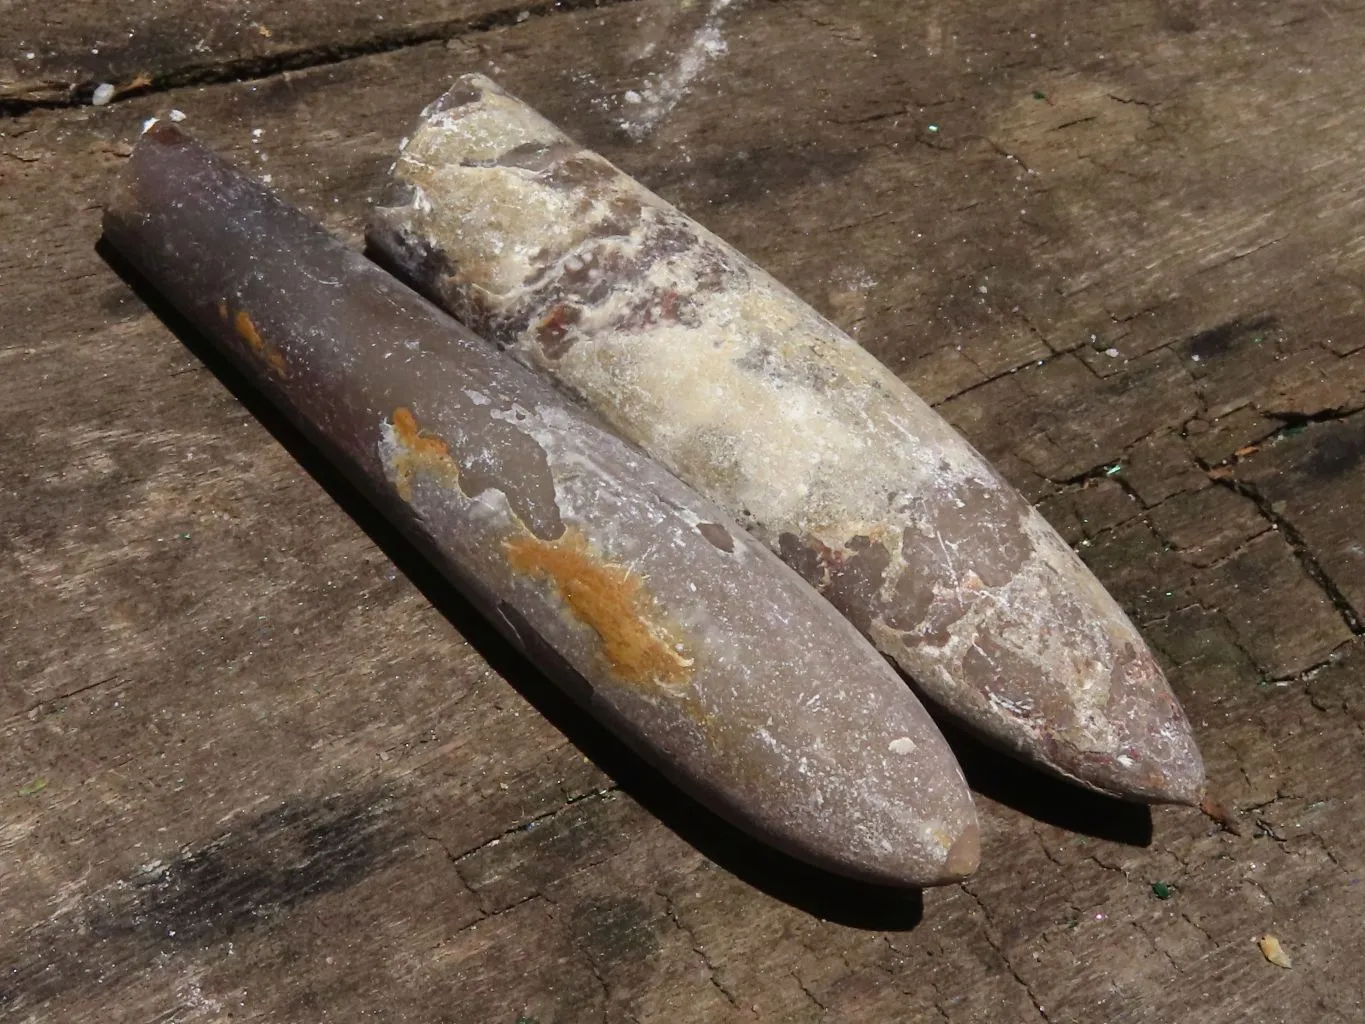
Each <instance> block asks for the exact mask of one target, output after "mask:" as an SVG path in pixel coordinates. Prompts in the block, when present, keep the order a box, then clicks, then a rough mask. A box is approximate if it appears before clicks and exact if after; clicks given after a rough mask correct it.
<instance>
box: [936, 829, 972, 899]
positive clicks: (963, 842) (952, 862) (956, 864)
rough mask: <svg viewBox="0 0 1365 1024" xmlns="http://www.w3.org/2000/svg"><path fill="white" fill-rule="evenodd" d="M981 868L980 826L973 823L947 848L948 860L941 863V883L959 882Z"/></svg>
mask: <svg viewBox="0 0 1365 1024" xmlns="http://www.w3.org/2000/svg"><path fill="white" fill-rule="evenodd" d="M980 866H981V826H980V825H978V824H976V823H975V822H973V823H972V824H970V825H968V826H967V827H966V828H964V829H963V830H962V834H961V835H959V836H958V837H957V839H956V840H955V841H954V842H953V845H952V846H950V847H949V848H948V858H947V859H946V860H945V861H944V862H943V872H944V877H943V881H942V882H941V883H939V884H941V885H948V884H950V883H952V882H960V881H962V880H963V879H964V878H967V877H968V876H970V875H972V874H974V873H975V872H976V869H977V868H978V867H980Z"/></svg>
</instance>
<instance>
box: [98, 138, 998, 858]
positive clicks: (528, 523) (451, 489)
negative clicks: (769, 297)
mask: <svg viewBox="0 0 1365 1024" xmlns="http://www.w3.org/2000/svg"><path fill="white" fill-rule="evenodd" d="M104 225H105V234H106V236H107V237H108V239H109V240H110V241H111V242H112V243H113V245H114V246H115V247H117V248H118V249H119V250H120V251H121V252H122V253H124V254H125V255H126V256H127V258H128V259H129V260H130V261H131V262H132V263H133V264H134V265H135V266H136V267H137V269H138V270H139V271H141V273H142V274H143V275H144V276H146V277H147V278H148V279H149V280H150V281H151V282H152V284H154V285H155V286H156V287H157V288H158V289H159V290H160V291H161V292H162V293H164V294H165V295H166V296H167V298H168V299H169V300H170V301H171V302H172V303H173V304H174V305H175V306H176V307H177V308H178V309H179V310H180V311H181V312H182V313H184V314H185V315H186V316H187V317H188V318H189V319H190V320H191V321H192V322H193V323H194V324H195V325H196V326H197V327H198V328H199V329H200V330H201V331H203V332H204V334H205V335H206V336H207V337H208V338H209V339H211V340H212V342H213V343H214V344H215V345H217V346H218V347H219V348H221V349H222V350H223V351H225V352H226V353H227V354H228V355H229V356H230V357H231V358H232V359H233V360H234V361H235V362H236V364H237V365H239V366H240V367H241V368H242V369H243V371H244V372H245V373H246V374H247V375H248V376H249V377H250V378H251V380H252V381H253V382H254V384H255V385H256V386H257V387H259V388H260V389H261V390H262V391H263V392H264V393H265V394H266V395H267V396H269V397H270V398H271V399H272V400H273V401H274V402H275V403H276V404H277V405H278V406H279V407H280V408H281V409H282V410H283V411H284V412H285V413H286V414H287V415H288V416H289V417H290V418H291V419H292V421H293V422H294V423H295V424H297V425H298V427H299V428H300V429H301V430H302V431H303V432H304V433H305V434H306V435H307V436H308V437H309V438H310V439H312V441H313V442H314V443H316V444H317V445H318V446H319V447H320V448H321V449H322V450H323V451H324V452H325V453H327V454H328V456H329V457H330V458H332V459H333V460H334V461H335V462H336V463H337V465H338V466H339V467H341V468H342V469H343V471H345V472H346V473H347V474H348V476H349V477H350V478H351V479H352V480H353V481H354V482H355V483H356V484H357V485H358V486H359V487H361V488H362V489H363V490H364V491H365V492H366V493H367V494H368V495H370V496H371V498H372V499H373V500H375V501H376V503H377V504H378V505H379V506H380V507H381V508H382V509H383V510H384V512H385V513H386V514H387V515H388V516H389V517H390V518H391V519H392V521H393V522H394V523H395V524H397V525H398V526H399V527H400V528H401V529H403V530H404V531H405V532H406V533H407V534H408V535H409V536H410V537H412V538H413V540H414V541H415V542H416V543H417V544H418V545H419V546H420V547H421V548H422V549H423V550H424V551H425V552H427V553H428V555H429V556H430V557H431V558H432V560H433V561H434V563H435V564H436V565H437V566H438V567H439V568H440V569H441V571H442V572H443V573H444V574H445V575H446V576H447V577H448V578H449V579H450V580H451V581H452V582H453V583H454V584H455V585H456V586H457V587H459V588H460V589H461V590H462V591H463V592H464V593H465V594H466V595H467V596H468V597H469V598H470V599H471V600H472V601H473V602H474V603H475V604H476V605H477V606H478V607H479V608H480V610H481V611H483V612H484V613H485V614H486V615H487V616H488V617H489V619H490V621H491V622H492V623H493V624H494V625H495V626H496V628H498V629H499V630H500V631H501V632H503V633H504V634H505V635H506V636H507V637H508V638H509V639H510V640H511V641H512V642H513V643H514V644H516V645H517V646H518V647H519V648H521V649H522V650H523V651H525V652H527V654H528V655H529V656H530V657H532V658H533V659H534V660H536V661H537V662H538V663H539V664H540V665H541V666H542V667H543V668H544V669H545V670H546V671H547V672H548V673H549V674H550V675H552V676H553V677H554V678H556V679H558V680H559V681H560V682H561V684H562V685H564V687H565V689H566V690H567V691H568V692H569V693H570V694H571V695H572V696H573V697H574V698H575V699H576V700H578V701H580V702H581V703H582V704H584V706H585V707H586V708H587V709H588V710H589V711H591V712H592V713H593V714H595V715H597V716H598V717H599V718H600V719H601V720H603V721H604V722H605V723H607V724H608V725H609V726H610V727H611V728H612V729H613V730H614V731H616V732H617V733H618V734H619V735H620V736H622V737H623V738H624V739H625V740H626V741H627V742H628V743H630V744H631V745H632V746H633V747H634V748H635V749H636V750H638V751H639V752H640V753H641V754H643V755H644V756H645V757H647V758H648V759H650V760H651V761H653V762H654V763H655V764H657V765H658V766H659V767H660V768H662V769H663V770H664V771H665V772H666V773H667V774H669V775H670V776H671V777H672V778H674V779H675V780H676V781H677V782H678V783H679V784H680V785H681V786H683V787H684V788H685V789H687V790H688V791H689V792H691V793H692V794H694V795H695V796H696V797H698V798H699V799H700V800H701V801H703V802H704V803H706V804H707V805H709V806H710V807H712V808H714V809H715V810H716V811H718V812H719V813H721V814H722V815H724V816H725V817H727V818H729V819H730V820H731V821H733V822H734V823H735V824H737V825H738V826H739V827H741V828H743V829H745V830H747V831H749V832H750V833H752V834H754V835H756V836H759V837H761V838H763V839H765V840H767V841H770V842H772V843H773V844H774V845H776V846H778V847H780V848H781V849H784V850H786V851H788V852H790V853H792V854H794V855H795V856H798V857H801V858H803V859H805V860H808V861H810V862H813V863H815V864H819V865H822V866H824V867H826V868H829V869H831V870H834V871H838V872H841V873H845V874H848V875H852V876H855V877H859V878H864V879H869V880H875V881H879V882H885V883H891V884H900V885H932V884H937V883H943V882H948V881H952V880H954V879H957V878H961V877H962V876H964V875H966V874H968V873H969V872H970V871H972V870H973V869H974V868H975V866H976V864H977V859H978V847H979V833H978V828H977V824H976V818H975V812H974V810H973V808H972V805H971V799H970V795H969V793H968V792H967V789H966V785H965V783H964V781H963V779H962V775H961V773H960V771H959V769H958V767H957V764H956V762H955V761H954V759H953V757H952V753H951V751H950V750H949V749H948V747H947V745H946V743H945V742H944V741H943V738H942V736H941V735H940V734H939V732H938V730H937V728H936V726H935V725H934V723H933V721H932V720H931V719H930V718H929V717H928V715H927V714H926V713H925V711H924V709H923V707H922V706H921V705H920V704H919V703H918V701H917V700H916V699H915V698H914V696H913V695H912V694H911V693H910V692H909V691H908V690H906V688H905V686H904V684H903V683H902V682H901V680H900V679H899V678H898V677H897V676H896V674H895V673H894V672H893V671H892V670H891V668H890V667H889V666H888V665H887V664H886V663H885V661H884V660H883V659H882V658H881V656H880V655H879V654H877V652H876V651H874V650H873V649H872V648H871V647H870V646H869V645H868V644H867V643H866V641H864V639H863V638H862V637H860V636H859V635H858V634H857V632H856V631H855V630H854V629H853V628H852V627H851V626H850V625H849V624H848V623H847V622H846V621H845V620H844V619H843V618H841V617H840V616H839V615H838V613H837V612H835V610H834V609H833V608H831V607H830V606H829V605H828V604H826V603H825V602H824V601H822V600H820V598H819V597H818V596H817V595H816V594H815V593H814V591H812V590H811V589H810V588H809V587H808V586H807V585H806V584H805V583H804V582H803V581H802V580H801V579H800V577H799V576H797V575H796V574H795V573H794V572H792V571H791V570H790V569H788V568H787V567H786V566H785V565H783V564H782V563H781V562H780V561H779V560H778V559H777V558H775V557H774V556H773V555H772V554H771V553H770V552H768V551H767V550H766V549H765V548H764V547H763V546H762V545H761V544H759V543H757V542H756V541H754V540H753V539H751V538H750V537H748V536H747V535H746V534H744V533H742V532H740V531H734V530H730V529H728V528H727V527H726V526H725V525H724V524H725V523H726V522H727V519H726V516H725V513H724V512H723V511H722V510H721V509H720V508H718V507H717V506H716V505H714V504H712V503H710V502H708V501H706V500H704V499H702V498H700V497H699V496H698V495H697V494H696V493H695V492H693V491H692V490H691V489H689V488H688V487H686V486H685V485H683V484H681V483H680V482H679V481H678V480H677V479H676V478H675V477H674V476H672V475H671V474H669V473H668V472H667V471H666V470H664V469H663V468H662V467H660V466H658V465H657V464H656V463H654V462H653V461H651V460H649V459H647V458H645V457H642V456H641V455H640V453H639V452H638V451H636V450H635V449H633V448H631V447H629V446H628V445H626V444H625V443H623V442H622V441H621V440H619V439H618V438H616V437H615V436H614V435H613V434H611V433H610V431H608V430H607V429H605V428H604V427H603V426H601V425H600V424H599V423H598V422H597V421H596V420H595V419H594V418H593V417H592V415H591V414H589V413H587V412H585V411H584V410H582V409H581V408H579V407H578V406H577V405H576V404H575V403H573V402H572V401H571V400H570V399H568V398H566V397H565V396H564V395H563V394H562V393H561V392H560V391H559V390H558V389H557V388H555V387H554V386H553V385H552V384H551V383H550V382H548V381H546V380H545V379H544V378H542V377H540V376H538V375H536V374H534V373H532V372H530V371H528V370H527V369H526V368H524V367H522V366H520V365H518V364H517V363H516V362H515V361H514V360H511V359H509V358H507V357H506V356H504V355H502V354H500V353H498V352H497V350H496V349H495V348H494V347H493V346H492V345H489V344H488V343H487V342H485V341H483V340H482V339H480V338H477V337H475V336H473V335H471V334H470V333H469V332H468V331H467V330H465V329H464V328H462V327H460V326H459V325H458V324H457V323H456V322H455V321H453V320H452V319H450V317H448V316H447V315H446V314H445V313H442V312H441V311H440V310H438V309H436V308H435V307H434V306H432V305H431V304H430V303H429V302H427V301H426V300H425V299H423V298H421V297H420V296H418V295H417V294H416V293H415V292H413V291H411V290H410V289H409V288H407V287H406V286H404V285H403V284H401V283H399V282H398V281H397V280H395V279H394V278H392V277H390V276H389V275H388V274H386V273H385V272H384V271H382V270H381V269H379V268H378V267H377V266H375V265H374V264H372V263H370V262H369V261H368V260H366V259H364V258H363V257H362V256H361V255H360V254H358V253H356V252H353V251H351V250H350V249H348V248H347V247H346V246H344V245H343V244H341V243H340V242H339V241H337V240H336V239H334V238H332V237H331V236H329V235H328V234H327V233H326V232H325V231H323V229H322V228H321V227H320V226H318V225H317V224H316V223H314V222H312V221H311V220H310V219H309V218H307V217H305V216H304V215H303V214H302V213H300V212H299V211H297V210H295V209H292V208H290V207H288V206H286V205H285V204H283V203H282V202H280V201H279V200H278V199H276V198H275V197H274V196H272V195H271V194H270V193H268V192H267V191H266V190H264V189H262V188H261V187H259V186H257V185H256V184H254V183H253V182H250V181H248V180H247V179H246V178H244V177H243V176H241V175H240V174H238V173H237V172H236V171H234V170H233V169H231V168H230V167H229V166H227V165H226V164H224V163H223V162H222V161H220V160H218V159H217V158H216V157H214V156H213V155H212V154H210V153H209V152H207V151H206V150H205V149H204V148H203V147H201V146H199V145H198V144H196V143H193V142H191V141H189V140H188V139H187V138H186V137H185V136H184V135H183V134H181V133H180V132H179V131H178V130H176V129H174V128H172V127H170V126H162V125H157V126H154V127H152V128H151V129H150V130H149V131H148V132H147V133H146V134H145V135H144V137H143V139H142V140H141V142H140V143H139V145H138V146H137V148H136V149H135V151H134V153H133V156H132V157H131V159H130V160H129V163H128V166H127V168H126V170H125V171H124V172H123V174H122V176H121V179H120V184H119V187H118V189H117V191H116V193H115V195H114V196H113V197H112V201H111V202H110V204H109V206H108V208H107V210H106V212H105V221H104Z"/></svg>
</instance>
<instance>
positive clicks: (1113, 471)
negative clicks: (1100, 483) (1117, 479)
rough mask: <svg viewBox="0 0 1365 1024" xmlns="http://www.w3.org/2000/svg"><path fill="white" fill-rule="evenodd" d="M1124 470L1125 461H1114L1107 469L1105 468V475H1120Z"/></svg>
mask: <svg viewBox="0 0 1365 1024" xmlns="http://www.w3.org/2000/svg"><path fill="white" fill-rule="evenodd" d="M1122 472H1123V463H1122V462H1116V463H1114V464H1113V465H1112V466H1109V467H1108V468H1107V469H1105V471H1104V475H1105V476H1118V475H1119V474H1120V473H1122Z"/></svg>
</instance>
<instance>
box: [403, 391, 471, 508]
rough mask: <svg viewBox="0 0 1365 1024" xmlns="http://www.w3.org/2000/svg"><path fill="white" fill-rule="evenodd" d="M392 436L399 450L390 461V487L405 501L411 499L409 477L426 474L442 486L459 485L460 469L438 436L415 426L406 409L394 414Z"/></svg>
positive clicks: (410, 478) (410, 413)
mask: <svg viewBox="0 0 1365 1024" xmlns="http://www.w3.org/2000/svg"><path fill="white" fill-rule="evenodd" d="M392 423H393V435H394V441H395V442H396V443H397V446H398V451H397V453H396V454H395V455H394V458H393V486H394V487H395V488H397V490H398V496H399V497H400V498H402V499H403V500H404V501H411V500H412V478H413V476H415V475H416V474H417V473H426V474H428V475H430V476H433V477H435V478H436V479H437V480H439V481H441V482H443V483H450V484H455V485H457V486H458V485H459V483H460V467H459V466H457V465H456V464H455V460H454V459H453V458H451V456H450V449H449V448H447V447H446V443H445V442H444V441H442V440H441V439H440V438H439V437H432V436H431V435H430V434H428V433H427V432H426V431H424V430H422V429H420V428H419V427H418V426H417V417H415V416H414V415H413V414H412V410H411V409H409V408H407V407H406V406H399V407H398V408H397V409H395V410H394V411H393V419H392Z"/></svg>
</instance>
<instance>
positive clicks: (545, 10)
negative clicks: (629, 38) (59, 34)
mask: <svg viewBox="0 0 1365 1024" xmlns="http://www.w3.org/2000/svg"><path fill="white" fill-rule="evenodd" d="M639 2H640V0H542V2H540V3H531V4H517V5H515V6H511V7H506V8H501V9H499V10H496V11H489V12H488V13H486V14H481V15H478V16H476V17H470V18H457V19H449V20H445V21H439V22H436V23H434V24H429V25H423V26H419V27H414V28H405V29H400V30H398V31H394V32H390V33H386V34H383V35H378V36H372V37H369V38H366V39H357V40H353V41H350V42H343V43H329V44H325V45H321V46H307V47H300V48H298V49H295V50H283V51H281V52H279V53H272V54H268V55H265V56H252V57H232V58H228V59H226V60H221V61H215V62H212V63H207V64H198V63H189V64H185V65H182V66H180V67H177V68H172V69H170V70H167V71H163V72H160V73H157V74H150V75H140V76H138V78H136V79H134V80H133V81H132V82H129V83H127V84H125V85H124V86H123V87H122V88H121V89H118V90H117V91H116V92H115V95H114V99H113V101H112V102H114V103H118V102H121V101H123V100H125V99H130V98H132V97H134V96H146V95H149V94H153V93H163V92H169V91H171V90H173V89H183V88H186V87H188V86H201V85H224V84H230V83H235V82H254V81H260V80H261V79H266V78H272V77H274V76H275V75H280V74H284V73H285V72H288V71H303V70H309V69H312V68H321V67H328V66H330V65H333V64H341V63H344V62H346V61H350V60H355V59H357V58H360V57H371V56H375V55H377V54H384V53H394V52H397V51H399V50H406V49H411V48H413V47H417V46H425V45H427V44H430V43H447V42H450V41H451V40H454V39H459V38H461V37H462V36H472V35H481V34H483V33H486V32H491V31H493V30H495V29H500V28H511V27H514V26H517V25H522V24H525V23H526V22H528V21H530V20H532V19H536V18H545V17H554V16H556V15H562V14H571V13H573V12H575V11H580V10H597V9H601V8H606V7H616V6H620V5H625V4H632V3H639ZM99 84H101V82H100V80H98V79H96V78H89V79H82V80H80V81H69V82H45V83H43V84H42V85H41V86H39V87H37V88H35V89H31V90H30V91H29V92H28V93H27V94H20V95H17V96H10V97H0V119H4V118H17V117H22V116H23V115H25V114H28V113H31V112H33V111H37V110H63V109H68V108H72V107H84V106H89V105H91V101H92V99H93V97H94V94H95V89H96V87H97V86H98V85H99ZM54 94H55V95H54Z"/></svg>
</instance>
